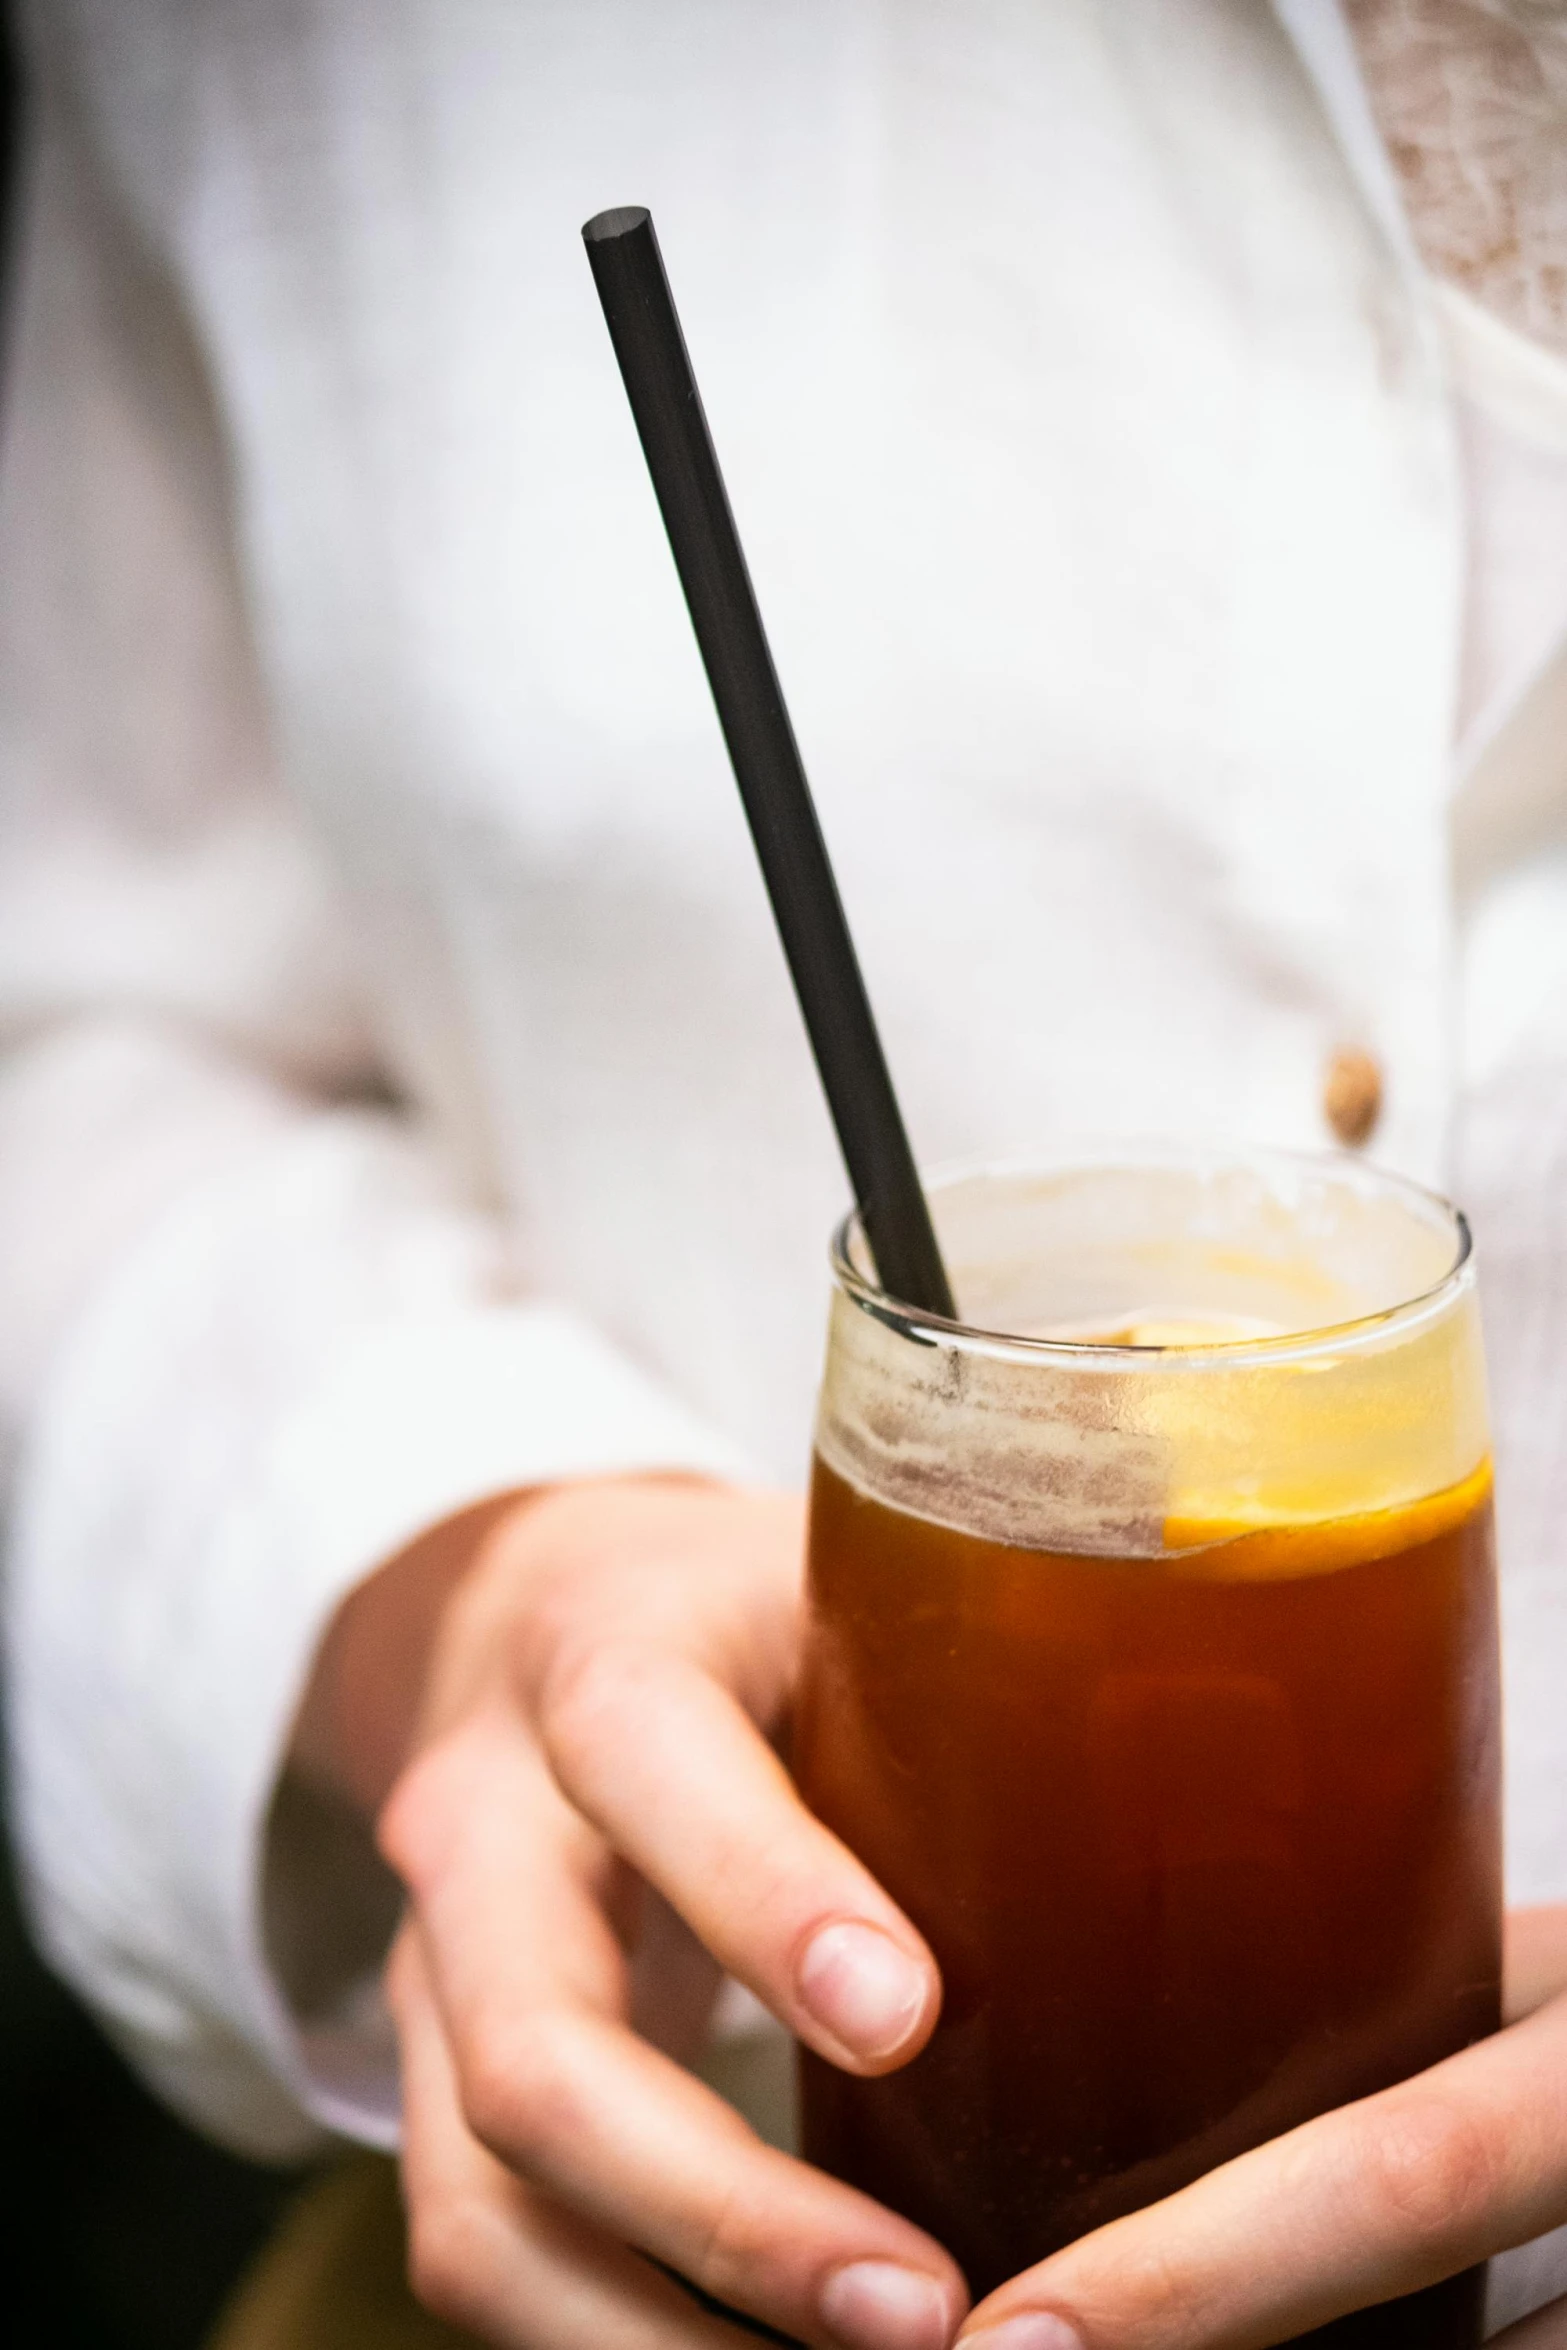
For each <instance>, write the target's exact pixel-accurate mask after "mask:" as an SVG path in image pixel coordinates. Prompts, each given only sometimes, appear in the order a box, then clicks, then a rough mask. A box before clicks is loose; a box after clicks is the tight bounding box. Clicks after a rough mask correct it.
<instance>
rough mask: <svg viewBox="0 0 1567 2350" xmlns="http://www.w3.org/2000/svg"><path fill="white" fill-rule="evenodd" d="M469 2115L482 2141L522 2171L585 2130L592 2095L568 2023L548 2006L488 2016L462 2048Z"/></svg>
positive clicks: (460, 2074) (461, 2074) (461, 2070)
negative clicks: (541, 2009) (535, 2011)
mask: <svg viewBox="0 0 1567 2350" xmlns="http://www.w3.org/2000/svg"><path fill="white" fill-rule="evenodd" d="M458 2078H459V2083H460V2091H461V2100H462V2111H463V2118H464V2120H465V2121H466V2122H467V2124H468V2127H469V2129H470V2130H471V2131H472V2132H473V2134H474V2136H475V2137H476V2138H477V2139H479V2141H480V2142H481V2144H483V2145H485V2146H487V2147H489V2149H490V2150H491V2152H492V2153H495V2154H499V2155H501V2156H502V2157H503V2158H504V2159H505V2160H506V2161H508V2162H510V2163H513V2164H515V2165H518V2166H520V2167H521V2168H523V2169H525V2170H526V2169H533V2168H537V2167H538V2166H539V2165H540V2164H541V2163H543V2161H544V2160H545V2158H546V2157H547V2155H548V2152H549V2150H550V2149H551V2148H552V2147H555V2146H558V2145H560V2144H562V2143H563V2142H569V2141H570V2140H571V2139H573V2138H574V2137H576V2136H578V2135H580V2134H581V2133H582V2132H583V2130H584V2129H585V2127H586V2124H587V2119H588V2116H587V2110H586V2099H585V2095H584V2091H583V2087H582V2077H581V2066H580V2063H579V2061H578V2051H577V2049H576V2046H575V2035H574V2033H573V2031H572V2028H571V2025H570V2023H569V2021H568V2020H567V2019H566V2018H565V2017H562V2016H558V2015H553V2014H550V2013H548V2012H543V2013H539V2014H534V2015H525V2016H508V2017H504V2018H493V2019H488V2018H487V2019H484V2020H482V2021H481V2022H480V2023H479V2024H478V2026H477V2027H476V2028H475V2029H474V2031H473V2032H472V2033H471V2034H470V2035H469V2036H468V2039H467V2043H466V2045H465V2047H464V2048H463V2049H462V2051H461V2052H460V2054H459V2059H458Z"/></svg>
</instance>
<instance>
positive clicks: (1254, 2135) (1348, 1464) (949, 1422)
mask: <svg viewBox="0 0 1567 2350" xmlns="http://www.w3.org/2000/svg"><path fill="white" fill-rule="evenodd" d="M931 1204H932V1210H933V1213H934V1215H935V1219H936V1223H937V1227H938V1230H939V1233H940V1236H941V1240H942V1244H943V1250H944V1253H945V1255H946V1258H947V1262H948V1265H949V1268H950V1271H951V1273H952V1277H953V1284H954V1288H955V1291H956V1294H957V1297H958V1299H959V1301H960V1306H961V1310H962V1312H963V1315H964V1320H963V1322H962V1323H961V1324H958V1323H950V1322H945V1321H942V1320H940V1319H937V1318H934V1317H932V1316H928V1315H924V1314H919V1313H915V1312H911V1311H909V1310H907V1309H906V1308H904V1307H902V1306H900V1305H898V1304H896V1303H894V1302H893V1301H891V1300H890V1299H888V1298H887V1297H886V1296H884V1295H883V1294H882V1293H881V1291H880V1290H879V1289H878V1288H877V1286H876V1283H875V1280H874V1277H873V1273H872V1269H871V1264H870V1260H869V1257H868V1254H867V1251H866V1248H865V1244H864V1239H863V1235H862V1234H861V1233H860V1231H859V1228H858V1225H857V1223H856V1221H855V1220H853V1219H851V1220H850V1221H849V1222H848V1223H847V1224H845V1226H844V1227H843V1229H842V1230H841V1232H840V1233H839V1235H838V1238H837V1242H836V1246H835V1251H834V1270H835V1273H836V1278H837V1290H836V1295H835V1298H834V1301H833V1308H832V1320H831V1329H830V1336H829V1344H828V1353H827V1368H826V1376H825V1382H824V1386H823V1391H822V1398H821V1409H820V1417H819V1422H818V1429H817V1447H816V1463H815V1473H814V1481H813V1489H812V1503H811V1531H810V1616H809V1631H808V1641H807V1652H806V1662H805V1671H804V1680H803V1687H802V1693H801V1704H800V1708H799V1714H798V1722H797V1730H796V1740H795V1748H794V1767H795V1771H796V1775H797V1777H798V1780H799V1783H800V1785H801V1788H802V1791H803V1793H804V1796H805V1799H806V1801H807V1802H808V1803H809V1804H810V1806H811V1808H812V1809H813V1810H814V1811H815V1812H817V1813H818V1814H819V1815H820V1816H821V1818H822V1819H824V1820H825V1821H826V1822H827V1823H828V1824H829V1826H831V1827H832V1828H833V1829H835V1830H836V1832H837V1833H838V1834H839V1835H840V1836H842V1837H843V1839H844V1840H845V1842H846V1843H847V1844H849V1845H850V1846H851V1847H852V1849H853V1850H854V1851H855V1852H857V1853H858V1854H859V1855H860V1857H861V1858H862V1859H863V1860H864V1861H865V1862H866V1863H867V1864H868V1865H869V1866H870V1868H871V1869H873V1870H874V1872H875V1874H876V1876H877V1877H878V1878H879V1879H880V1881H881V1882H882V1884H884V1885H885V1886H886V1887H887V1889H888V1891H889V1892H890V1893H891V1894H892V1895H893V1897H894V1898H895V1899H896V1900H897V1901H899V1902H900V1903H901V1904H902V1906H903V1908H904V1909H905V1910H906V1912H907V1913H908V1915H909V1916H910V1917H911V1918H912V1919H913V1921H914V1923H915V1924H916V1925H917V1926H918V1927H919V1928H920V1930H921V1932H922V1933H924V1934H925V1935H926V1937H927V1938H928V1940H929V1942H930V1945H931V1947H932V1949H933V1950H934V1952H935V1954H936V1957H937V1959H938V1961H939V1963H940V1966H941V1970H942V1978H943V1984H944V2001H943V2006H942V2011H941V2018H940V2021H939V2023H938V2025H937V2027H936V2031H935V2034H934V2037H933V2038H932V2040H931V2042H930V2045H929V2046H928V2047H927V2048H926V2049H925V2051H924V2052H923V2053H922V2054H921V2055H920V2056H919V2057H918V2058H917V2059H916V2060H915V2061H914V2063H912V2064H911V2065H909V2066H907V2067H906V2068H904V2069H903V2070H902V2071H900V2072H896V2073H892V2074H889V2075H887V2076H886V2077H884V2078H883V2079H880V2080H870V2081H867V2080H857V2079H852V2078H851V2077H849V2076H848V2075H847V2074H844V2073H841V2072H838V2071H837V2070H835V2069H834V2068H833V2067H832V2066H831V2065H828V2064H826V2063H824V2062H823V2061H822V2060H821V2059H819V2058H816V2057H814V2056H811V2055H810V2054H809V2053H805V2054H803V2055H802V2058H801V2066H802V2084H801V2085H802V2102H803V2119H804V2137H805V2150H806V2152H807V2154H808V2155H809V2157H810V2158H811V2159H812V2160H813V2161H815V2162H818V2163H820V2164H821V2165H823V2166H824V2167H825V2168H826V2169H828V2170H830V2171H833V2172H835V2173H836V2174H837V2175H839V2176H840V2177H842V2178H845V2179H849V2180H851V2181H853V2183H854V2184H855V2185H857V2186H860V2187H863V2188H865V2189H867V2190H868V2191H869V2192H870V2193H871V2194H873V2195H875V2196H877V2197H878V2198H879V2199H880V2200H882V2201H883V2202H885V2203H888V2204H890V2205H891V2206H892V2207H893V2208H894V2209H896V2210H899V2211H902V2212H905V2213H906V2214H907V2215H908V2216H909V2217H910V2218H911V2219H914V2220H916V2221H918V2222H919V2223H920V2224H921V2225H922V2226H924V2227H927V2228H928V2229H930V2231H931V2232H932V2233H933V2234H934V2235H935V2236H937V2237H938V2238H939V2239H940V2240H941V2241H942V2242H943V2243H945V2244H946V2245H948V2246H949V2247H950V2249H951V2250H952V2251H953V2253H954V2254H955V2255H956V2257H957V2259H958V2260H959V2261H960V2263H961V2264H962V2266H963V2268H964V2270H965V2271H966V2273H967V2275H968V2279H969V2282H970V2285H971V2286H972V2288H973V2289H974V2291H975V2292H976V2293H982V2292H985V2291H988V2290H989V2289H990V2288H991V2287H992V2286H994V2285H996V2284H998V2283H1000V2282H1001V2280H1002V2279H1003V2278H1005V2277H1007V2276H1010V2275H1012V2274H1015V2273H1016V2272H1017V2271H1018V2270H1019V2269H1022V2268H1025V2267H1027V2266H1028V2265H1029V2264H1030V2263H1031V2262H1033V2261H1035V2260H1038V2259H1040V2258H1042V2257H1043V2256H1044V2255H1045V2254H1046V2253H1048V2252H1050V2251H1052V2250H1053V2249H1055V2248H1056V2247H1057V2246H1059V2245H1061V2244H1064V2243H1067V2242H1069V2241H1070V2240H1071V2239H1072V2238H1073V2237H1075V2236H1078V2235H1080V2234H1082V2233H1083V2232H1084V2231H1086V2230H1087V2229H1089V2228H1092V2227H1096V2226H1098V2225H1099V2224H1100V2223H1101V2222H1102V2221H1105V2220H1108V2219H1111V2218H1114V2217H1116V2216H1117V2215H1118V2214H1120V2213H1122V2212H1125V2211H1128V2210H1132V2209H1134V2208H1136V2207H1137V2206H1139V2205H1142V2204H1145V2203H1148V2202H1151V2201H1153V2200H1154V2199H1155V2198H1156V2197H1158V2196H1161V2195H1165V2194H1168V2193H1170V2192H1171V2191H1172V2190H1174V2189H1175V2188H1177V2187H1180V2186H1182V2185H1184V2184H1186V2183H1187V2182H1188V2181H1189V2180H1191V2179H1192V2178H1194V2177H1196V2176H1197V2175H1198V2174H1199V2173H1201V2172H1203V2171H1205V2170H1208V2169H1210V2168H1212V2167H1213V2165H1215V2164H1216V2163H1220V2162H1223V2161H1226V2160H1227V2159H1228V2158H1229V2157H1230V2156H1232V2155H1235V2154H1238V2153H1240V2152H1241V2151H1242V2150H1244V2149H1245V2148H1246V2147H1249V2146H1252V2145H1255V2144H1257V2143H1258V2142H1259V2141H1260V2140H1262V2139H1264V2138H1268V2137H1272V2136H1274V2135H1276V2134H1277V2133H1278V2132H1280V2131H1281V2130H1286V2129H1289V2128H1291V2127H1292V2126H1294V2125H1295V2124H1296V2123H1298V2122H1300V2121H1303V2120H1305V2119H1306V2118H1307V2117H1308V2116H1310V2115H1312V2114H1314V2113H1318V2112H1321V2111H1322V2110H1324V2109H1325V2108H1327V2107H1329V2106H1334V2105H1339V2104H1343V2103H1345V2102H1346V2101H1348V2100H1349V2099H1352V2098H1355V2097H1359V2096H1363V2095H1365V2094H1367V2093H1368V2092H1370V2091H1373V2090H1375V2089H1378V2088H1382V2087H1384V2086H1386V2085H1387V2084H1388V2083H1390V2082H1392V2081H1395V2080H1398V2079H1401V2078H1403V2077H1405V2076H1406V2075H1408V2074H1410V2073H1413V2072H1416V2071H1418V2070H1420V2069H1421V2068H1422V2067H1423V2066H1425V2065H1428V2064H1431V2063H1434V2062H1435V2061H1436V2060H1437V2059H1439V2058H1441V2057H1443V2056H1446V2055H1449V2054H1450V2053H1452V2052H1453V2051H1454V2050H1456V2049H1458V2048H1461V2047H1464V2046H1466V2045H1467V2044H1468V2043H1469V2042H1470V2041H1473V2040H1475V2039H1477V2038H1479V2037H1480V2036H1481V2035H1483V2034H1485V2033H1487V2032H1491V2031H1494V2030H1495V2029H1496V2027H1497V2024H1498V2021H1499V2003H1500V1974H1501V1870H1500V1825H1499V1787H1500V1762H1499V1712H1500V1700H1499V1685H1498V1668H1497V1642H1496V1592H1495V1568H1494V1562H1493V1554H1492V1539H1491V1507H1490V1491H1491V1484H1490V1464H1489V1451H1488V1436H1487V1424H1486V1402H1485V1375H1484V1365H1483V1360H1482V1353H1481V1342H1480V1330H1479V1319H1478V1313H1477V1308H1476V1300H1475V1286H1474V1266H1473V1260H1472V1257H1471V1255H1470V1248H1469V1236H1468V1232H1467V1229H1466V1227H1465V1225H1464V1222H1463V1219H1462V1217H1461V1216H1459V1215H1458V1214H1457V1213H1456V1211H1455V1210H1453V1209H1452V1208H1450V1207H1449V1206H1447V1205H1446V1203H1445V1202H1443V1201H1441V1200H1438V1199H1436V1198H1434V1197H1432V1196H1431V1195H1430V1194H1428V1193H1426V1192H1423V1191H1421V1190H1419V1189H1417V1188H1416V1187H1415V1186H1413V1185H1412V1184H1409V1183H1405V1182H1403V1181H1401V1180H1399V1179H1397V1178H1395V1177H1392V1176H1389V1175H1384V1174H1381V1173H1378V1172H1376V1171H1375V1170H1373V1169H1370V1168H1367V1167H1366V1166H1364V1165H1363V1164H1361V1163H1359V1162H1355V1161H1349V1160H1342V1159H1309V1158H1297V1157H1291V1156H1287V1155H1284V1154H1262V1153H1258V1154H1255V1155H1251V1156H1246V1157H1233V1156H1231V1157H1223V1156H1211V1157H1208V1156H1202V1155H1198V1154H1179V1153H1173V1152H1166V1153H1158V1152H1145V1153H1136V1152H1123V1153H1118V1154H1114V1155H1110V1156H1106V1157H1105V1158H1103V1159H1101V1160H1099V1161H1098V1162H1096V1163H1095V1164H1092V1165H1084V1166H1076V1167H1057V1168H1017V1169H1011V1168H1002V1169H995V1170H987V1171H984V1172H980V1173H975V1174H966V1175H960V1176H956V1177H953V1178H950V1179H948V1180H945V1181H940V1182H937V1183H936V1184H934V1185H933V1186H932V1191H931ZM1480 2282H1481V2280H1480V2277H1479V2274H1478V2272H1475V2273H1472V2274H1470V2275H1469V2276H1467V2277H1463V2278H1458V2279H1454V2280H1453V2281H1452V2282H1451V2283H1450V2284H1448V2285H1444V2286H1441V2287H1438V2288H1436V2289H1435V2290H1434V2291H1433V2292H1431V2293H1427V2294H1422V2295H1418V2296H1415V2297H1414V2298H1413V2299H1412V2300H1411V2301H1406V2302H1399V2303H1392V2304H1388V2305H1386V2306H1385V2307H1383V2308H1381V2309H1378V2310H1370V2311H1366V2312H1363V2313H1362V2314H1361V2315H1360V2316H1359V2317H1357V2318H1354V2319H1349V2320H1344V2321H1341V2324H1340V2326H1338V2327H1335V2328H1331V2329H1328V2331H1329V2332H1330V2333H1331V2334H1332V2336H1333V2338H1334V2340H1335V2341H1338V2340H1341V2339H1342V2340H1346V2341H1348V2340H1353V2341H1354V2342H1356V2343H1361V2342H1364V2343H1366V2344H1371V2343H1375V2344H1377V2345H1379V2346H1380V2345H1385V2344H1392V2343H1403V2342H1405V2341H1408V2342H1411V2343H1413V2342H1419V2343H1421V2344H1423V2345H1432V2346H1437V2345H1443V2346H1445V2345H1449V2344H1453V2345H1457V2344H1466V2345H1467V2344H1469V2343H1472V2342H1474V2341H1477V2340H1478V2338H1479V2320H1480Z"/></svg>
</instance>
